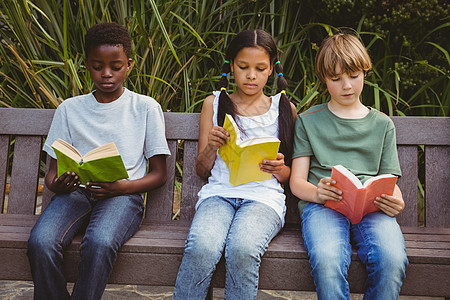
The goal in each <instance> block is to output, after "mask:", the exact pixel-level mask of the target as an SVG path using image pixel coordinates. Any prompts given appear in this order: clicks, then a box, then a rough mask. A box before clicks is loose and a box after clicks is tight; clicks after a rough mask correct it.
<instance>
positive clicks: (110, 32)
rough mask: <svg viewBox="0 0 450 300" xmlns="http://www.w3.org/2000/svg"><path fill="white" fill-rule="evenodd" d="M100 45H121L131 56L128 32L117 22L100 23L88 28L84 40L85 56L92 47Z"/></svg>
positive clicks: (128, 55)
mask: <svg viewBox="0 0 450 300" xmlns="http://www.w3.org/2000/svg"><path fill="white" fill-rule="evenodd" d="M101 45H114V46H116V45H122V47H123V51H125V54H126V55H127V57H128V58H130V57H131V38H130V33H129V32H128V30H127V29H126V28H125V27H123V26H121V25H119V24H117V23H100V24H96V25H94V26H92V27H91V28H89V30H88V31H87V32H86V36H85V41H84V52H85V55H86V58H87V56H88V54H89V52H90V51H91V50H92V49H93V48H95V47H98V46H101Z"/></svg>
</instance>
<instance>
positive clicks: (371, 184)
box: [325, 165, 397, 224]
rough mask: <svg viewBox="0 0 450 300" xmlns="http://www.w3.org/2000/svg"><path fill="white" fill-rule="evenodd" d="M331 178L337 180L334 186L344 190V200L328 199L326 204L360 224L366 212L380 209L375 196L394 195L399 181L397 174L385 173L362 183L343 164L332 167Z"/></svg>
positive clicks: (352, 221) (353, 222)
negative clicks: (376, 204)
mask: <svg viewBox="0 0 450 300" xmlns="http://www.w3.org/2000/svg"><path fill="white" fill-rule="evenodd" d="M331 178H332V179H334V180H335V181H336V184H335V185H334V186H335V187H337V188H338V189H340V190H341V191H342V195H341V196H342V200H341V201H331V200H328V201H326V202H325V206H326V207H329V208H332V209H334V210H336V211H338V212H340V213H341V214H343V215H344V216H346V217H347V218H348V219H349V220H350V222H351V223H352V224H358V223H359V222H361V219H362V218H363V217H364V216H365V215H366V214H368V213H371V212H375V211H377V210H379V209H378V208H377V207H376V206H375V204H374V203H373V202H374V201H375V198H376V197H380V196H381V194H386V195H392V194H393V193H394V189H395V184H396V182H397V176H395V175H392V174H383V175H378V176H375V177H372V178H370V179H368V180H367V181H366V182H364V184H362V183H361V181H359V179H358V178H357V177H356V176H355V175H354V174H352V172H350V171H349V170H348V169H346V168H345V167H343V166H341V165H337V166H334V167H333V168H332V170H331Z"/></svg>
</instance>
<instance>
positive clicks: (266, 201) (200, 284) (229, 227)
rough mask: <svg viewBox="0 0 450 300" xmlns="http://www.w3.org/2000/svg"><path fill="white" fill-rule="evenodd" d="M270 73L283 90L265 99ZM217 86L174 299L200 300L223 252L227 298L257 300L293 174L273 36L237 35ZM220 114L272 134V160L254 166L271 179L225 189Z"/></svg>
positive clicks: (289, 120)
mask: <svg viewBox="0 0 450 300" xmlns="http://www.w3.org/2000/svg"><path fill="white" fill-rule="evenodd" d="M273 69H275V71H276V75H275V76H277V77H278V82H277V86H278V88H279V89H280V90H281V91H280V92H279V93H278V94H276V95H275V96H266V95H264V93H263V88H264V86H265V85H266V83H267V80H268V78H269V76H270V75H271V74H272V71H273ZM230 72H231V73H233V75H234V81H235V83H236V85H237V88H236V91H235V92H234V93H232V94H228V93H227V86H228V80H227V75H228V73H230ZM219 84H220V91H217V92H213V95H211V96H208V97H207V98H206V99H205V101H204V103H203V108H202V112H201V115H200V133H199V143H198V155H197V164H196V171H197V174H198V175H199V176H200V177H202V178H205V179H206V178H207V179H208V183H207V184H205V185H204V186H203V188H202V189H201V190H200V192H199V195H198V196H199V200H198V202H197V204H196V213H195V216H194V219H193V221H192V224H191V228H190V231H189V235H188V238H187V241H186V248H185V251H184V256H183V260H182V263H181V266H180V269H179V271H178V277H177V281H176V284H175V291H174V295H173V299H204V298H205V297H206V294H207V292H208V287H209V284H210V281H211V277H212V275H213V273H214V270H215V268H216V264H217V263H218V262H219V260H220V258H221V257H222V255H223V254H224V256H225V266H226V280H225V299H255V298H256V294H257V290H258V274H259V265H260V262H261V257H262V255H263V254H264V252H265V251H266V249H267V246H268V244H269V242H270V241H271V240H272V238H273V237H274V236H276V234H277V233H278V232H279V231H280V229H281V228H282V227H283V224H284V215H285V211H286V206H285V195H284V190H283V186H282V184H283V183H287V182H288V181H289V176H290V173H291V169H290V161H291V156H292V150H291V148H292V134H293V125H294V121H295V119H296V116H297V112H296V109H295V106H294V105H293V104H292V103H290V102H289V100H288V98H287V97H286V92H285V89H286V87H287V83H286V80H285V78H284V76H283V73H282V66H281V63H280V61H279V60H278V49H277V47H276V44H275V41H274V39H273V38H272V36H271V35H270V34H268V33H267V32H265V31H262V30H245V31H242V32H240V33H239V34H237V35H236V37H235V38H234V39H233V40H232V42H231V44H230V46H229V48H228V50H227V52H226V57H225V61H224V65H223V68H222V78H221V79H220V82H219ZM225 114H229V115H231V116H232V117H233V118H234V119H235V121H236V123H237V124H238V127H239V130H240V131H241V136H243V137H245V138H249V137H257V136H267V135H272V136H276V137H278V138H279V139H280V140H281V145H280V153H278V155H277V158H276V159H275V160H264V161H262V162H261V164H260V168H261V170H262V171H264V172H268V173H270V174H272V175H273V176H272V177H271V179H269V180H264V181H254V182H248V183H244V184H241V185H237V186H233V185H231V184H230V183H229V172H228V169H227V167H226V164H225V162H224V161H223V160H222V158H221V157H220V155H218V153H217V152H218V148H219V147H220V146H221V145H224V144H226V143H227V141H228V140H229V133H228V132H227V131H226V130H225V129H224V128H223V127H222V126H223V122H224V118H225Z"/></svg>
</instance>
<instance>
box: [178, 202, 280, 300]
mask: <svg viewBox="0 0 450 300" xmlns="http://www.w3.org/2000/svg"><path fill="white" fill-rule="evenodd" d="M280 229H281V220H280V217H279V216H278V214H277V213H276V212H275V211H274V210H273V209H272V208H271V207H269V206H267V205H266V204H263V203H259V202H256V201H251V200H245V199H238V198H224V197H220V196H213V197H210V198H208V199H206V200H204V202H202V203H201V204H200V206H199V207H198V209H197V212H196V213H195V216H194V219H193V220H192V224H191V228H190V230H189V235H188V238H187V241H186V248H185V250H184V256H183V260H182V262H181V266H180V269H179V271H178V277H177V281H176V284H175V291H174V294H173V299H180V300H186V299H190V300H193V299H205V297H206V294H207V292H208V288H209V284H210V282H211V277H212V275H213V273H214V270H215V269H216V264H217V263H218V262H219V260H220V258H221V257H222V254H223V253H224V252H225V266H226V277H225V299H255V298H256V294H257V292H258V279H259V265H260V263H261V257H262V255H263V254H264V253H265V252H266V250H267V247H268V245H269V242H270V241H271V240H272V238H273V237H274V236H275V235H276V234H277V233H278V231H280Z"/></svg>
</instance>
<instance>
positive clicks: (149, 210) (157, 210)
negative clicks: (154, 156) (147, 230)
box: [144, 140, 177, 222]
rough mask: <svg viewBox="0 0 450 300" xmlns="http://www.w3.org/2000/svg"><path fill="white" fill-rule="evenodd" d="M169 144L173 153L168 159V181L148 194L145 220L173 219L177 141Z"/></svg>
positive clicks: (170, 141) (171, 141)
mask: <svg viewBox="0 0 450 300" xmlns="http://www.w3.org/2000/svg"><path fill="white" fill-rule="evenodd" d="M168 145H169V150H170V153H172V155H170V156H169V157H167V159H166V167H167V181H166V183H165V184H164V185H163V186H161V187H160V188H158V189H156V190H154V191H152V192H150V193H148V194H147V206H146V215H145V221H144V222H146V221H151V220H159V221H169V220H171V219H172V207H173V193H174V181H175V161H176V151H177V141H176V140H169V141H168Z"/></svg>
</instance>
